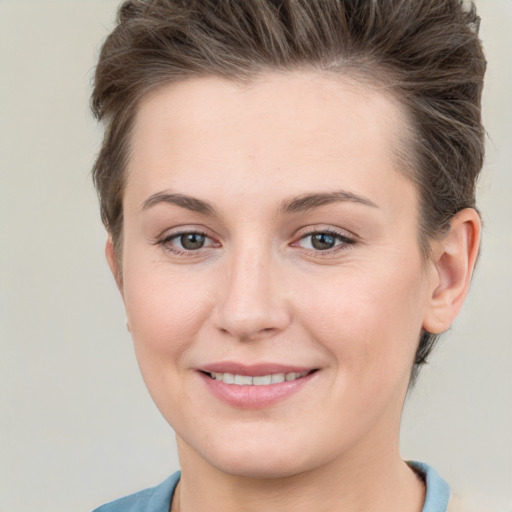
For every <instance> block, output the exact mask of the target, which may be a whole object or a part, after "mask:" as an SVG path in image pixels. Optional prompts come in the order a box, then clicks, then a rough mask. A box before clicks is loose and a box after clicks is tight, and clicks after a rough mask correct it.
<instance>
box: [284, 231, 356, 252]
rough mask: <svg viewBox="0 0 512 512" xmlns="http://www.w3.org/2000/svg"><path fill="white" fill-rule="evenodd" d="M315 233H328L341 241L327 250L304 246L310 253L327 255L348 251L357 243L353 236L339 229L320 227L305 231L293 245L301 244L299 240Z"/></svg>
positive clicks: (336, 240)
mask: <svg viewBox="0 0 512 512" xmlns="http://www.w3.org/2000/svg"><path fill="white" fill-rule="evenodd" d="M314 235H327V236H330V237H332V238H334V239H335V242H339V243H337V244H336V245H334V246H333V247H331V248H329V249H325V250H320V249H314V248H312V249H308V248H304V250H305V251H307V252H308V253H310V254H314V255H315V256H321V257H322V256H325V257H328V256H332V255H334V254H337V253H338V252H339V251H346V250H348V249H349V248H350V247H352V246H354V245H355V244H356V240H354V239H353V238H350V237H349V236H347V235H346V234H344V233H340V232H339V231H336V230H334V229H322V228H320V229H314V230H312V231H308V232H307V233H304V234H303V235H302V236H301V237H300V238H299V239H298V240H297V242H294V244H293V245H295V244H299V242H301V241H303V240H305V239H307V238H310V237H313V236H314Z"/></svg>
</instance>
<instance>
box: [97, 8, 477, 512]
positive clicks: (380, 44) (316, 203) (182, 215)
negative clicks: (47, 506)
mask: <svg viewBox="0 0 512 512" xmlns="http://www.w3.org/2000/svg"><path fill="white" fill-rule="evenodd" d="M477 26H478V18H477V17H476V14H475V12H474V9H470V10H468V9H467V8H464V6H463V5H462V4H461V2H460V1H459V0H393V1H392V0H374V1H366V0H365V1H356V0H346V1H340V0H322V1H320V0H318V1H311V0H285V1H271V0H247V1H245V0H244V2H241V1H239V0H223V1H214V0H209V1H205V0H201V1H199V0H197V1H190V0H187V1H181V0H153V1H150V0H139V1H128V2H125V3H124V4H123V5H122V6H121V8H120V11H119V18H118V25H117V27H116V28H115V30H114V31H113V33H112V34H111V35H110V36H109V38H108V39H107V41H106V43H105V45H104V47H103V50H102V53H101V56H100V61H99V64H98V67H97V71H96V79H95V89H94V94H93V109H94V112H95V114H96V115H97V117H98V119H100V120H103V121H105V123H106V132H105V139H104V142H103V146H102V149H101V152H100V154H99V156H98V159H97V161H96V165H95V168H94V180H95V184H96V186H97V189H98V192H99V196H100V202H101V208H102V216H103V220H104V223H105V225H106V227H107V230H108V233H109V239H108V242H107V246H106V255H107V260H108V262H109V265H110V268H111V270H112V272H113V274H114V277H115V279H116V282H117V284H118V287H119V290H120V292H121V295H122V297H123V301H124V304H125V308H126V313H127V318H128V326H129V329H130V331H131V333H132V336H133V340H134V344H135V349H136V354H137V358H138V362H139V366H140V368H141V372H142V375H143V377H144V380H145V382H146V385H147V387H148V389H149V391H150V393H151V395H152V397H153V399H154V401H155V403H156V405H157V406H158V408H159V409H160V411H161V413H162V414H163V416H164V417H165V418H166V420H167V421H168V422H169V424H170V425H171V426H172V427H173V429H174V430H175V432H176V437H177V443H178V453H179V458H180V466H181V473H178V474H175V475H173V476H172V477H170V478H169V479H168V480H167V481H166V482H164V483H163V484H161V485H160V486H158V487H156V488H153V489H149V490H146V491H142V492H141V493H138V494H136V495H133V496H130V497H127V498H124V499H121V500H119V501H117V502H114V503H111V504H109V505H105V506H104V507H100V509H98V510H101V511H102V512H104V511H116V510H134V511H135V510H136V511H139V510H140V511H142V510H145V511H146V510H147V511H155V512H163V511H168V510H171V511H172V512H176V511H181V512H195V511H199V510H206V509H207V510H210V511H216V510H222V511H229V510H265V511H272V510H280V511H286V510H292V509H293V510H294V511H301V510H320V511H324V510H325V511H331V510H332V511H340V510H343V511H355V510H364V511H368V512H370V511H373V510H379V511H383V510H393V511H403V512H408V511H410V512H412V511H421V510H423V511H424V512H434V511H435V512H438V511H439V512H442V511H445V510H447V507H451V506H452V505H449V504H448V502H449V498H450V491H449V488H448V485H447V484H446V483H445V482H444V481H443V480H442V479H441V478H440V477H439V475H437V473H436V472H435V470H434V469H433V468H430V467H428V466H427V465H425V464H421V463H413V462H409V463H406V462H404V461H403V460H402V459H401V457H400V453H399V449H398V440H399V427H400V417H401V412H402V407H403V402H404V399H405V395H406V392H407V389H408V387H409V385H410V383H411V381H413V380H414V378H415V376H416V374H417V371H418V369H419V368H420V367H421V365H422V364H423V363H424V362H425V361H426V359H427V357H428V355H429V353H430V351H431V349H432V347H433V345H434V343H435V340H436V337H437V336H438V334H439V333H442V332H443V331H445V330H446V329H448V328H449V327H450V325H451V323H452V322H453V320H454V319H455V317H456V316H457V314H458V312H459V310H460V308H461V306H462V303H463V301H464V298H465V296H466V294H467V290H468V287H469V283H470V279H471V274H472V270H473V267H474V264H475V261H476V257H477V254H478V247H479V235H480V219H479V215H478V213H477V211H476V209H475V198H474V194H475V181H476V178H477V176H478V173H479V171H480V169H481V166H482V161H483V129H482V126H481V120H480V96H481V89H482V84H483V75H484V71H485V59H484V57H483V53H482V49H481V45H480V42H479V40H478V37H477V34H476V31H477ZM448 510H451V508H448Z"/></svg>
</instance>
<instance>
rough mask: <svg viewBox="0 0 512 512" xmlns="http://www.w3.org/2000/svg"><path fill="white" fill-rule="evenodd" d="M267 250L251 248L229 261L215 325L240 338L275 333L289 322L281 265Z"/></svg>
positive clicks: (218, 302)
mask: <svg viewBox="0 0 512 512" xmlns="http://www.w3.org/2000/svg"><path fill="white" fill-rule="evenodd" d="M279 267H280V266H279V264H278V262H277V261H275V258H272V256H271V255H270V254H268V253H266V252H265V251H262V250H256V249H253V250H251V249H249V248H247V249H246V250H243V251H239V252H238V254H234V255H233V257H232V258H231V259H230V261H229V263H226V272H225V273H224V276H223V282H222V284H221V289H222V291H221V293H220V297H218V301H217V303H216V306H215V314H214V321H215V323H216V327H217V328H218V329H220V330H221V331H222V332H224V333H225V334H229V335H230V336H232V337H234V338H236V339H239V340H245V341H250V340H256V339H262V338H269V337H272V336H275V335H276V334H277V333H279V332H281V331H283V330H284V329H285V328H286V326H287V325H288V324H289V322H290V311H289V307H288V304H287V301H286V299H285V292H286V290H285V287H284V286H283V283H282V279H281V276H282V269H281V268H279Z"/></svg>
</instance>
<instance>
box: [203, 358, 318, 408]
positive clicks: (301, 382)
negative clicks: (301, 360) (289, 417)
mask: <svg viewBox="0 0 512 512" xmlns="http://www.w3.org/2000/svg"><path fill="white" fill-rule="evenodd" d="M318 372H319V369H318V368H304V367H290V366H283V365H276V364H262V365H251V366H246V365H240V364H237V363H219V364H212V365H208V366H206V367H202V368H200V369H199V371H198V373H199V375H200V376H201V377H202V380H203V382H204V383H205V384H206V388H207V389H209V391H210V392H211V393H212V394H213V395H214V396H215V397H216V398H218V399H219V400H221V401H222V402H224V403H225V404H227V405H229V406H231V407H235V408H241V409H261V408H266V407H270V406H273V405H275V404H277V403H279V402H282V401H283V400H286V399H288V398H290V397H291V396H293V395H295V394H296V393H298V392H299V391H300V390H302V389H303V388H304V387H309V386H311V385H312V384H310V383H311V382H313V381H315V380H316V378H315V377H316V375H317V373H318Z"/></svg>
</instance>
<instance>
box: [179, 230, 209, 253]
mask: <svg viewBox="0 0 512 512" xmlns="http://www.w3.org/2000/svg"><path fill="white" fill-rule="evenodd" d="M204 238H205V237H204V235H201V234H200V233H188V234H186V235H181V239H180V242H181V245H182V246H183V247H184V248H185V249H189V250H193V249H201V247H203V245H204Z"/></svg>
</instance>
